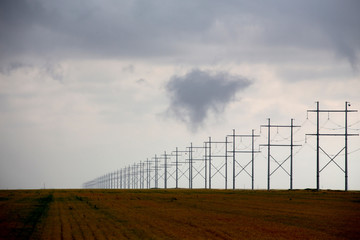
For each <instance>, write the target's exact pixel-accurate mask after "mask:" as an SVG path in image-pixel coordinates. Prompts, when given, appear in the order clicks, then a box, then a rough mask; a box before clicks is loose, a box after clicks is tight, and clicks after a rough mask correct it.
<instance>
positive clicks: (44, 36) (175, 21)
mask: <svg viewBox="0 0 360 240" xmlns="http://www.w3.org/2000/svg"><path fill="white" fill-rule="evenodd" d="M359 10H360V2H359V1H357V0H344V1H338V0H316V1H286V0H275V1H271V2H270V1H215V0H198V1H172V0H153V1H141V0H132V1H130V0H124V1H115V0H104V1H72V0H64V1H46V0H31V1H30V0H2V1H0V29H1V30H0V61H2V62H3V61H8V60H11V61H13V60H14V59H13V58H22V57H24V56H25V57H27V59H28V58H31V57H39V58H41V57H44V58H51V59H55V60H56V59H57V58H60V59H62V58H66V59H68V58H77V57H85V58H93V57H105V58H109V57H110V58H129V57H132V58H139V57H140V58H144V57H159V56H167V57H168V56H170V57H172V58H176V56H177V55H181V56H186V59H185V61H189V60H191V59H192V57H193V55H194V54H196V56H199V55H204V58H205V59H209V56H208V55H209V54H216V53H208V51H207V50H208V49H207V48H206V46H216V49H219V51H220V50H223V51H224V52H228V53H229V52H236V54H234V55H232V56H231V54H230V55H227V56H226V58H230V57H232V58H236V60H238V59H240V60H241V61H246V60H248V59H250V58H254V57H255V58H256V60H257V61H273V60H274V58H275V57H278V56H284V57H283V59H282V61H288V60H289V59H296V58H300V57H301V56H299V55H297V56H293V55H291V54H286V53H285V52H283V51H282V50H283V49H290V48H291V49H298V50H300V51H301V50H308V51H312V50H323V51H330V52H333V53H335V55H336V56H337V57H339V58H345V59H347V60H348V61H349V62H350V64H351V65H352V66H353V67H354V68H355V67H356V66H358V65H359V52H360V40H359V39H360V31H359V30H358V29H359V25H360V14H358V13H359ZM230 48H231V51H230V50H229V49H230ZM195 50H196V51H195ZM305 52H306V51H305ZM238 53H242V54H238ZM305 54H306V53H305ZM230 60H231V59H230ZM28 61H29V60H28ZM0 64H1V62H0Z"/></svg>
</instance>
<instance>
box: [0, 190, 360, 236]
mask: <svg viewBox="0 0 360 240" xmlns="http://www.w3.org/2000/svg"><path fill="white" fill-rule="evenodd" d="M239 238H241V239H360V192H340V191H320V192H311V191H270V192H268V191H224V190H180V189H179V190H34V191H20V190H19V191H0V239H59V240H60V239H61V240H67V239H75V240H76V239H99V240H102V239H239Z"/></svg>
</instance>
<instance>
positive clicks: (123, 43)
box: [0, 0, 360, 190]
mask: <svg viewBox="0 0 360 240" xmlns="http://www.w3.org/2000/svg"><path fill="white" fill-rule="evenodd" d="M359 12H360V2H359V1H357V0H343V1H337V0H315V1H300V0H296V1H286V0H275V1H243V0H236V1H235V0H230V1H216V0H196V1H173V0H152V1H142V0H121V1H115V0H102V1H96V0H92V1H81V0H79V1H73V0H64V1H46V0H2V1H0V189H8V188H9V189H10V188H11V189H22V188H42V187H44V186H45V187H46V188H80V187H82V184H83V183H84V182H86V181H89V180H92V179H94V178H96V177H99V176H101V175H103V174H106V173H108V172H111V171H115V170H117V169H121V168H123V167H126V166H128V165H130V164H133V163H137V162H140V161H145V160H146V159H147V158H152V157H153V156H154V155H155V154H159V155H160V154H163V153H164V151H167V152H171V151H174V150H175V148H176V147H179V149H181V150H184V149H185V148H186V147H188V146H189V145H190V142H193V143H194V144H195V145H202V144H203V142H204V141H206V140H207V139H208V137H209V136H211V137H212V139H214V141H216V140H223V139H224V137H225V136H226V135H230V134H231V133H232V129H236V132H237V133H242V134H249V133H251V129H255V130H256V133H257V134H260V125H263V124H267V118H271V121H272V123H274V124H289V123H290V119H291V118H294V119H295V124H301V125H302V128H301V130H299V131H298V132H297V135H296V140H297V141H298V142H299V143H301V144H302V145H304V147H302V149H301V151H300V152H299V155H297V156H296V158H295V161H296V163H295V166H294V167H295V169H294V171H295V176H294V187H295V188H314V187H316V185H315V184H316V182H315V167H316V165H315V164H316V163H315V157H316V153H315V152H314V148H315V146H316V145H315V141H314V138H310V139H307V140H309V141H306V142H305V134H306V133H315V131H316V126H315V125H314V123H315V122H316V119H315V117H316V116H315V114H314V113H309V119H307V112H306V111H307V110H309V109H315V108H316V105H315V101H319V102H320V108H321V109H344V107H345V101H349V102H350V103H351V106H350V107H349V109H352V110H360V94H359V91H360V58H359V57H360V31H359V29H360V14H359ZM321 116H322V118H321V124H322V129H321V131H323V132H328V131H333V130H334V129H335V131H336V132H343V130H344V129H343V126H344V120H343V119H344V115H343V114H335V113H334V114H329V115H328V114H326V113H324V114H323V115H321ZM348 118H349V119H348V122H349V128H350V129H349V133H356V134H358V133H359V132H360V113H359V112H356V113H349V116H348ZM273 134H274V136H277V137H280V134H282V136H283V138H279V139H274V140H275V141H276V140H278V141H280V140H284V141H285V140H286V139H287V137H288V136H287V133H286V132H280V133H279V130H277V129H274V133H273ZM277 134H278V135H277ZM261 135H262V138H263V139H259V140H258V142H257V145H258V144H259V143H266V142H265V141H266V131H265V130H264V129H262V131H261ZM331 139H333V138H331ZM331 139H327V140H324V142H323V143H324V148H325V149H326V151H328V152H329V155H336V154H337V153H338V151H340V150H341V148H342V147H343V139H342V138H341V139H340V140H339V138H337V139H336V140H334V142H332V141H331ZM220 148H221V147H220V146H219V149H220ZM359 149H360V137H355V136H354V137H349V152H350V154H349V189H357V190H360V170H359V169H360V151H357V150H359ZM262 150H263V152H262V154H259V156H258V157H257V162H256V171H255V172H256V173H255V176H256V178H255V185H256V187H257V188H266V164H267V162H266V158H265V156H266V154H267V153H266V149H262ZM219 151H220V150H219ZM281 153H282V152H280V153H279V155H281ZM274 154H275V153H274ZM285 157H286V154H285ZM278 158H280V159H282V156H278ZM336 159H338V161H339V165H340V167H343V165H344V164H343V154H342V153H341V154H340V156H339V157H338V158H336ZM328 160H329V158H328V157H327V156H326V155H325V154H322V163H321V165H322V166H324V165H325V164H326V163H327V161H328ZM284 166H285V165H284ZM229 170H230V169H229ZM280 176H281V178H280ZM275 177H276V176H274V178H275ZM321 178H322V182H321V186H322V187H323V188H331V189H342V188H343V185H344V183H343V182H344V175H343V173H342V172H341V170H340V169H338V168H337V166H336V165H335V164H334V163H333V162H331V163H330V164H329V167H328V168H327V169H325V170H324V171H323V172H322V173H321ZM199 181H200V180H199ZM219 181H221V179H220V180H219ZM245 181H248V180H244V182H241V181H240V179H239V184H238V186H239V187H241V188H248V187H249V183H248V182H246V184H245ZM283 182H286V184H285V185H284V184H283ZM287 182H288V176H284V175H279V176H278V179H274V183H273V184H274V185H273V186H274V187H275V188H276V187H277V188H287ZM198 186H200V184H199V185H198ZM215 186H216V185H215ZM221 186H222V183H218V187H221ZM170 187H171V186H170ZM229 187H231V184H230V183H229Z"/></svg>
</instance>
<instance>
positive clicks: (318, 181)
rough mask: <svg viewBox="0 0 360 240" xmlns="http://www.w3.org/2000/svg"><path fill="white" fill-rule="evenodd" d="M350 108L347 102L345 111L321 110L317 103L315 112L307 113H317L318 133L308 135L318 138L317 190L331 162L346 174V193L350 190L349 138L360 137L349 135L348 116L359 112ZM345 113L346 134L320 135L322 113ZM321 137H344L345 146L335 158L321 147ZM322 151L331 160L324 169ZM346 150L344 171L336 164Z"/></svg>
mask: <svg viewBox="0 0 360 240" xmlns="http://www.w3.org/2000/svg"><path fill="white" fill-rule="evenodd" d="M348 107H350V103H349V102H345V110H320V103H319V102H318V101H317V102H316V109H315V110H307V112H316V133H314V134H306V135H308V136H309V135H310V136H316V189H317V190H319V189H320V172H321V171H322V170H324V169H325V168H326V167H327V166H328V165H329V164H330V163H331V162H333V163H334V164H335V165H336V166H337V167H338V168H339V169H340V170H341V171H342V172H343V173H344V174H345V191H347V190H348V137H349V136H359V134H349V133H348V124H347V120H348V116H347V114H348V113H349V112H357V110H348ZM324 112H325V113H345V133H343V134H342V133H320V113H324ZM320 136H324V137H329V136H334V137H336V136H338V137H339V136H343V137H345V146H344V147H343V148H342V149H341V150H340V151H339V152H338V153H337V154H336V155H335V156H334V157H331V156H329V154H328V153H327V152H326V151H325V150H324V149H323V148H322V147H320ZM320 150H321V151H322V152H323V153H324V154H325V155H326V156H327V157H328V158H329V159H330V160H329V161H328V163H327V164H325V166H324V167H323V168H321V169H320ZM343 150H345V169H342V168H341V167H340V166H339V164H337V163H336V161H335V158H336V157H337V156H338V155H339V154H340V153H341V152H342V151H343Z"/></svg>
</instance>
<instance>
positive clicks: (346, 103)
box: [345, 102, 349, 191]
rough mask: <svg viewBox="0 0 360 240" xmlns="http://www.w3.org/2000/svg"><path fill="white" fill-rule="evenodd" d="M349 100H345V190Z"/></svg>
mask: <svg viewBox="0 0 360 240" xmlns="http://www.w3.org/2000/svg"><path fill="white" fill-rule="evenodd" d="M348 105H349V103H348V102H345V191H347V190H348V125H347V113H348Z"/></svg>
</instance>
